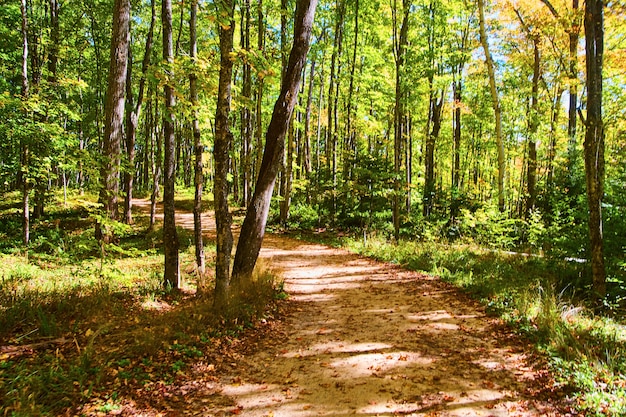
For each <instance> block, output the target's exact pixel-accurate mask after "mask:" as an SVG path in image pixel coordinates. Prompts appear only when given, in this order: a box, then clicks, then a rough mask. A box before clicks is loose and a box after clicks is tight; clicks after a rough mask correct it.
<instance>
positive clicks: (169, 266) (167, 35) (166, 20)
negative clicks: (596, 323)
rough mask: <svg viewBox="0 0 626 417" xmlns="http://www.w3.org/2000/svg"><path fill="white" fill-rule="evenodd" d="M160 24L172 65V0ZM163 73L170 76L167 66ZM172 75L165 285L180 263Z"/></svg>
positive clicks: (174, 281) (174, 278) (166, 128)
mask: <svg viewBox="0 0 626 417" xmlns="http://www.w3.org/2000/svg"><path fill="white" fill-rule="evenodd" d="M161 19H162V25H163V59H164V61H166V62H167V63H168V65H172V64H173V62H174V48H173V44H172V2H171V0H163V3H162V6H161ZM166 74H167V76H168V78H169V77H172V74H171V73H170V69H169V68H168V69H167V70H166ZM173 82H174V80H173V79H172V78H169V79H168V82H166V83H165V86H164V90H165V110H164V112H165V114H164V115H163V138H164V148H165V162H164V164H163V167H164V178H163V244H164V252H165V273H164V276H163V285H164V287H165V288H172V289H178V288H180V265H179V261H178V248H179V243H178V233H177V231H176V210H175V208H174V191H175V184H176V136H175V134H174V117H175V116H174V105H175V101H176V99H175V97H174V87H173V85H172V83H173Z"/></svg>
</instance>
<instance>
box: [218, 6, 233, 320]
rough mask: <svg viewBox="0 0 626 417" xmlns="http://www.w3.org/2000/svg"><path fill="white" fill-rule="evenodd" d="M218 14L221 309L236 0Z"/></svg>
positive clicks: (226, 279) (226, 276)
mask: <svg viewBox="0 0 626 417" xmlns="http://www.w3.org/2000/svg"><path fill="white" fill-rule="evenodd" d="M217 7H218V15H220V16H223V17H222V20H221V21H220V22H219V37H220V76H219V84H218V93H217V109H216V113H215V142H214V151H213V154H214V158H215V179H214V187H213V194H214V199H215V224H216V229H217V258H216V261H215V299H214V301H215V307H216V308H218V309H219V308H222V307H224V306H225V305H226V304H227V303H228V297H229V286H230V257H231V251H232V247H233V234H232V231H231V229H230V226H231V223H232V220H231V216H230V212H229V208H228V172H229V163H230V157H229V152H230V148H231V144H232V140H233V137H232V133H231V132H230V128H229V121H228V118H229V115H230V100H231V82H232V77H233V61H232V60H231V59H230V54H231V52H232V50H233V36H234V34H235V22H234V18H233V16H234V4H233V0H220V1H218V2H217Z"/></svg>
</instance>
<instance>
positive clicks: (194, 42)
mask: <svg viewBox="0 0 626 417" xmlns="http://www.w3.org/2000/svg"><path fill="white" fill-rule="evenodd" d="M197 16H198V0H191V15H190V18H189V46H190V56H191V59H192V61H193V64H194V65H195V63H196V62H195V61H196V59H197V56H198V37H197V34H196V26H197V24H196V22H197ZM189 96H190V97H189V98H190V101H191V108H192V110H191V114H192V116H191V128H192V131H193V147H194V156H195V160H194V181H193V182H194V188H195V196H194V203H193V233H194V238H195V243H196V244H195V247H196V267H197V270H198V294H200V295H203V294H204V293H205V292H206V288H205V287H206V278H205V273H206V266H205V262H204V240H203V237H202V191H203V186H204V174H203V165H202V153H203V151H204V146H203V145H202V136H201V134H200V133H201V132H200V124H199V122H198V114H197V107H198V76H197V75H196V73H195V71H192V72H191V73H190V74H189Z"/></svg>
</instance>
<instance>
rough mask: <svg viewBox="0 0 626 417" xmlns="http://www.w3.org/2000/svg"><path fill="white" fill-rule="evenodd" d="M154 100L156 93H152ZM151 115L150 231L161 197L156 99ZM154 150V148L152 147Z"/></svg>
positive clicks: (160, 152)
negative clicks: (152, 130)
mask: <svg viewBox="0 0 626 417" xmlns="http://www.w3.org/2000/svg"><path fill="white" fill-rule="evenodd" d="M154 96H155V98H156V91H155V92H154ZM152 103H153V106H152V108H153V113H152V118H151V122H152V123H151V124H152V127H153V128H154V133H153V135H152V136H153V137H154V140H155V142H156V152H154V149H153V152H152V194H151V196H150V227H149V228H148V230H152V228H153V227H154V223H155V219H156V205H157V200H158V199H159V198H160V197H161V177H162V176H163V129H159V127H158V125H157V122H156V121H157V120H158V114H159V106H158V104H157V101H156V99H153V100H152ZM153 148H154V147H153Z"/></svg>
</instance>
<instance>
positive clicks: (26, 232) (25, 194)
mask: <svg viewBox="0 0 626 417" xmlns="http://www.w3.org/2000/svg"><path fill="white" fill-rule="evenodd" d="M21 12H22V100H24V101H26V100H27V99H28V87H29V86H28V12H27V6H26V0H21ZM20 143H21V165H22V166H21V167H20V172H19V177H20V181H18V183H21V186H22V232H23V234H22V238H23V242H24V245H28V244H29V243H30V208H29V195H30V186H29V180H28V165H29V163H28V159H29V154H28V144H27V143H26V141H25V140H24V139H21V140H20Z"/></svg>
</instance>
